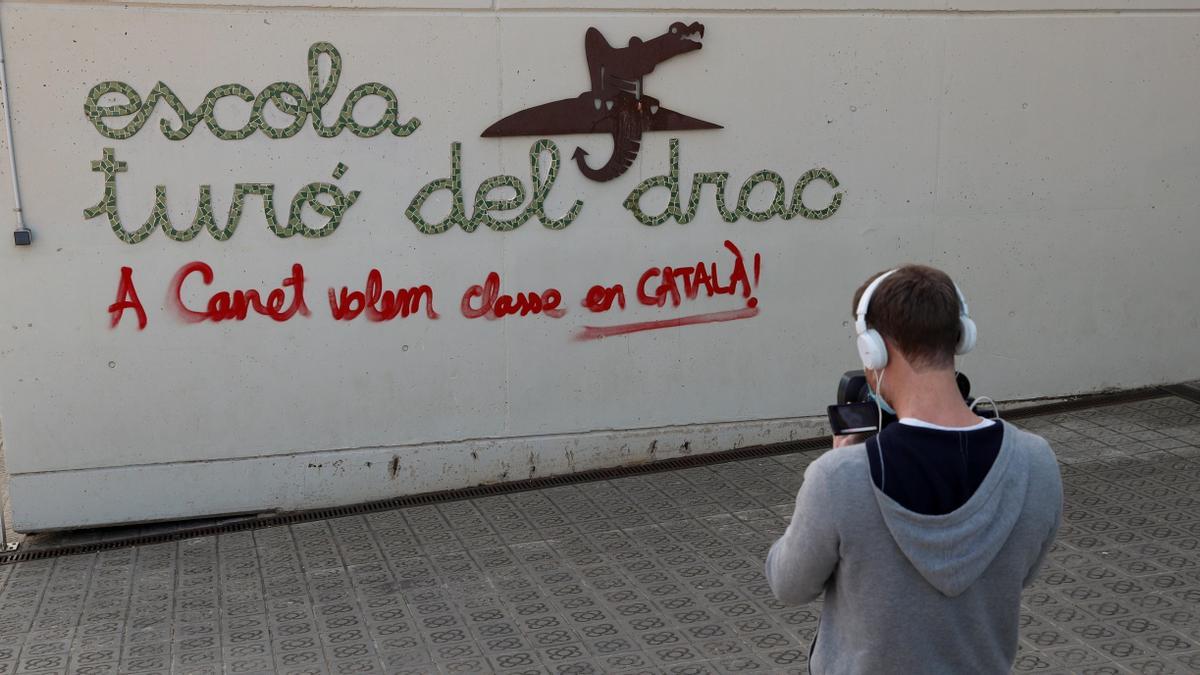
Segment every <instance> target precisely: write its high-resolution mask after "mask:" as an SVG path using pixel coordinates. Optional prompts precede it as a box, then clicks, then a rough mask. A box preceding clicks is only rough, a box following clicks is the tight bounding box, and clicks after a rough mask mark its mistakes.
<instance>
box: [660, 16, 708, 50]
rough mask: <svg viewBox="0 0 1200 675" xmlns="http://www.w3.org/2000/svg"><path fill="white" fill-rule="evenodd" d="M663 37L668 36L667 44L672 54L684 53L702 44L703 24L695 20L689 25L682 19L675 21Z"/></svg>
mask: <svg viewBox="0 0 1200 675" xmlns="http://www.w3.org/2000/svg"><path fill="white" fill-rule="evenodd" d="M663 37H664V38H668V40H667V44H668V45H669V47H668V48H669V49H670V50H671V52H672V54H671V55H672V56H675V55H678V54H686V53H687V52H692V51H695V50H697V49H700V48H701V47H703V46H704V45H702V44H700V40H701V39H702V38H703V37H704V24H702V23H700V22H699V21H697V22H694V23H693V24H692V25H690V26H689V25H687V24H685V23H683V22H682V21H676V22H675V23H673V24H671V28H670V29H669V30H668V31H667V34H666V35H664V36H663Z"/></svg>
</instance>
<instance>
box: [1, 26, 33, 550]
mask: <svg viewBox="0 0 1200 675" xmlns="http://www.w3.org/2000/svg"><path fill="white" fill-rule="evenodd" d="M0 90H3V91H4V132H5V134H6V136H7V139H8V171H9V176H10V177H11V178H12V191H13V212H14V213H15V214H16V216H17V226H16V228H15V229H14V231H13V242H14V243H16V245H17V246H28V245H29V244H30V243H31V242H32V241H33V236H32V235H33V233H32V232H30V231H29V228H28V227H26V226H25V215H24V212H23V211H22V210H21V188H20V184H19V183H18V182H17V151H16V148H14V147H13V131H12V109H11V108H10V107H9V103H8V66H7V64H6V62H5V60H4V26H3V25H0ZM2 523H3V518H0V527H2ZM3 543H4V541H3V539H0V545H3Z"/></svg>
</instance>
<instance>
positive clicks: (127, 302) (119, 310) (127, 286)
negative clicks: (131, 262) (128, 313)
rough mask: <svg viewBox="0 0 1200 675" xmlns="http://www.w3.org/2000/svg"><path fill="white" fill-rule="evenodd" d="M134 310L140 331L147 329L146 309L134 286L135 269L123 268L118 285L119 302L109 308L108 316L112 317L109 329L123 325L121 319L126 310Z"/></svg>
mask: <svg viewBox="0 0 1200 675" xmlns="http://www.w3.org/2000/svg"><path fill="white" fill-rule="evenodd" d="M127 309H132V310H133V311H135V312H137V320H138V330H142V329H144V328H145V327H146V309H145V308H144V307H142V301H141V300H139V299H138V294H137V288H135V287H134V285H133V268H132V267H122V268H121V281H120V283H118V284H117V301H116V302H114V303H113V304H111V305H109V306H108V314H109V316H110V317H111V323H110V324H109V328H116V327H117V324H119V323H121V317H122V316H123V315H124V314H125V310H127Z"/></svg>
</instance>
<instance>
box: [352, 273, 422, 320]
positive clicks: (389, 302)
mask: <svg viewBox="0 0 1200 675" xmlns="http://www.w3.org/2000/svg"><path fill="white" fill-rule="evenodd" d="M422 298H423V299H424V300H425V316H427V317H429V318H430V319H436V318H438V316H439V315H438V313H437V312H436V311H435V310H434V309H433V289H432V288H430V287H429V286H426V285H421V286H414V287H412V288H398V289H396V290H395V291H390V290H386V291H385V290H383V275H382V274H380V272H379V270H377V269H372V270H371V271H370V272H369V273H368V274H367V287H366V291H365V292H364V291H351V290H350V289H348V288H346V287H345V286H342V292H341V296H340V298H339V296H338V294H337V293H334V291H333V289H332V288H331V289H329V311H330V313H331V314H332V315H333V318H334V320H336V321H352V320H354V319H355V318H357V317H358V315H359V314H362V313H363V312H364V311H365V312H366V315H367V320H368V321H376V322H379V321H391V320H392V319H394V318H396V317H397V316H399V317H400V318H407V317H408V316H409V315H410V314H416V313H417V312H418V311H420V309H421V300H422Z"/></svg>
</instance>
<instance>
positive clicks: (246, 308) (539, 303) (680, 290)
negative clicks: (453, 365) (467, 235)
mask: <svg viewBox="0 0 1200 675" xmlns="http://www.w3.org/2000/svg"><path fill="white" fill-rule="evenodd" d="M724 246H725V249H726V250H727V251H728V252H729V253H730V254H732V256H733V259H732V261H731V263H725V264H722V263H719V262H715V261H700V262H696V263H694V264H691V263H689V264H687V265H685V266H682V267H671V266H666V267H657V266H655V267H650V268H649V269H647V270H645V271H644V272H643V273H642V274H641V276H640V277H639V278H638V281H637V284H636V287H635V289H634V295H635V297H636V299H637V302H638V304H639V305H642V306H644V307H656V308H666V307H668V306H669V307H671V308H675V307H681V306H683V305H684V304H685V303H690V302H694V301H698V300H700V299H701V298H702V297H703V298H705V299H707V298H719V297H721V296H729V297H738V296H740V297H741V298H742V299H743V301H744V302H745V306H744V307H741V308H738V309H727V310H723V311H715V312H714V311H709V312H704V313H699V314H692V315H689V316H677V317H670V318H664V319H656V320H653V321H639V322H633V323H624V324H618V325H612V326H583V327H582V329H581V330H579V331H577V332H576V333H575V335H574V338H575V339H576V340H595V339H599V338H604V337H611V336H615V335H628V334H630V333H638V332H642V331H649V330H656V329H661V328H677V327H681V326H692V325H697V324H703V323H720V322H726V321H736V320H740V319H748V318H751V317H754V316H757V315H758V314H759V312H760V307H759V303H758V298H756V297H755V296H754V291H755V289H756V288H758V284H759V279H760V277H761V275H762V255H761V254H759V253H755V254H754V257H753V258H752V259H751V262H750V266H749V268H747V260H746V258H745V256H743V254H742V251H741V249H739V248H738V247H737V246H736V245H735V244H734V243H733V242H731V241H725V242H724ZM726 265H731V267H728V268H726ZM193 277H198V281H199V282H200V283H201V284H203V285H204V286H211V285H213V281H214V278H215V274H214V272H213V268H212V267H211V266H209V265H208V263H205V262H202V261H199V260H197V261H193V262H190V263H187V264H186V265H184V266H183V267H181V268H179V271H177V272H176V273H175V275H174V276H173V278H172V279H171V282H170V284H169V286H168V290H167V299H166V307H167V309H168V310H170V311H171V312H172V313H173V314H174V315H176V316H177V317H178V318H179V320H181V321H183V322H184V323H202V322H205V321H209V322H212V323H220V322H223V321H245V320H246V319H247V318H249V317H251V316H252V315H256V314H257V315H261V316H264V317H267V318H269V319H271V320H273V321H277V322H284V321H289V320H291V319H292V318H294V317H295V316H303V317H307V316H310V314H311V312H310V311H309V309H308V304H307V302H306V301H305V297H304V288H305V282H306V277H305V274H304V267H303V266H302V265H301V264H300V263H295V264H293V265H292V273H291V275H290V276H288V277H285V278H284V279H283V280H282V281H281V282H280V284H279V286H278V287H277V288H273V289H271V290H270V291H268V292H265V293H264V292H260V291H259V290H256V289H248V290H234V291H224V290H222V291H217V292H215V293H213V294H212V295H210V296H209V298H208V301H207V302H206V303H204V306H203V308H202V309H201V308H199V307H197V305H196V302H197V301H196V300H195V290H196V288H195V283H194V282H195V281H197V279H195V278H193ZM189 284H190V287H189V288H190V290H191V291H192V293H187V292H185V291H186V290H188V289H185V286H188V285H189ZM289 289H290V293H291V297H290V301H289ZM185 296H187V297H188V298H190V300H186V301H185V299H184V298H185ZM328 297H329V313H330V316H331V317H332V318H333V320H334V321H353V320H355V319H357V318H359V317H360V316H361V317H364V318H365V319H366V320H367V321H371V322H375V323H380V322H387V321H391V320H393V319H395V318H397V317H399V318H407V317H409V316H414V315H419V314H420V313H421V312H422V310H423V311H424V315H425V318H428V319H438V318H439V317H440V315H439V314H438V312H437V311H436V310H435V309H434V289H433V287H431V286H430V285H428V284H419V285H415V286H411V287H408V288H403V287H399V288H395V289H394V290H393V289H385V288H384V286H383V274H382V272H380V271H379V269H378V268H372V269H371V270H370V272H368V273H367V279H366V284H365V286H364V289H363V290H361V291H360V290H351V289H350V287H348V286H341V287H340V289H335V288H329V290H328ZM189 303H191V304H189ZM581 304H582V305H583V307H584V308H585V309H587V310H588V311H589V312H591V313H592V314H601V313H605V312H611V311H613V309H614V307H615V308H616V310H617V311H624V310H625V308H626V293H625V287H624V286H623V285H622V284H613V285H607V286H606V285H600V284H597V285H593V286H592V287H590V288H589V289H588V290H587V293H586V294H585V296H584V298H583V301H582V303H581ZM459 309H460V311H461V313H462V315H463V317H465V318H467V319H479V318H486V319H490V320H495V319H503V318H505V317H529V316H538V315H544V316H546V317H549V318H553V319H560V318H562V317H563V316H565V315H566V313H567V308H566V307H565V306H563V296H562V293H561V292H560V291H559V290H558V289H557V288H553V287H551V288H547V289H546V290H544V291H541V292H533V291H521V292H517V293H504V292H501V282H500V274H499V273H497V272H490V273H488V275H487V277H486V279H485V280H484V282H483V283H482V284H474V285H472V286H469V287H468V288H467V290H466V291H465V292H464V293H463V295H462V301H461V303H460V306H459ZM126 310H132V311H133V312H134V313H135V314H136V315H137V321H138V330H143V329H145V328H146V324H147V323H148V317H147V313H146V310H145V308H144V307H143V306H142V302H141V300H140V298H139V297H138V293H137V289H136V288H135V286H134V282H133V268H131V267H122V268H121V277H120V281H119V282H118V284H117V296H116V300H115V301H114V302H113V303H112V304H110V305H109V306H108V313H109V325H110V327H112V328H116V327H117V325H118V324H119V323H120V322H121V318H122V317H123V316H124V315H125V311H126Z"/></svg>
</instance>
